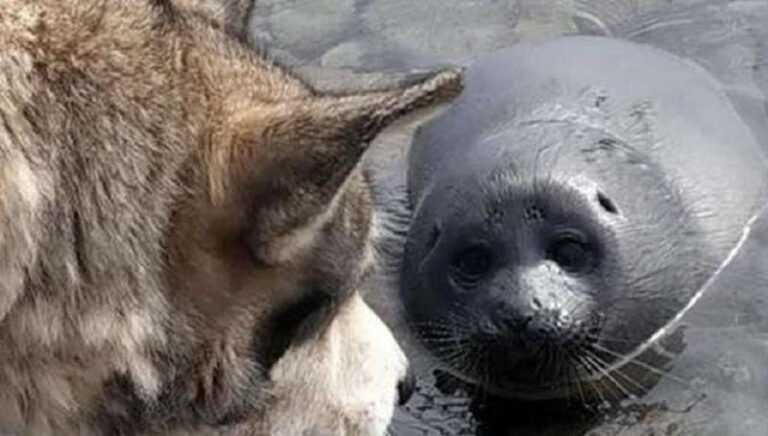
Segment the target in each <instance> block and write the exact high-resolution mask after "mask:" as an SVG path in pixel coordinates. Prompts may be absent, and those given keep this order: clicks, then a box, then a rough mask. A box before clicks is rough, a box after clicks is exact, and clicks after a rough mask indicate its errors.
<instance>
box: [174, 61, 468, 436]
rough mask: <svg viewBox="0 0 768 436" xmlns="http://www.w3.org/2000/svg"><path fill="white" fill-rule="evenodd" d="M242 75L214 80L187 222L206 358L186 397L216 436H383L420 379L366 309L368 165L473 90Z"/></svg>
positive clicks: (251, 71)
mask: <svg viewBox="0 0 768 436" xmlns="http://www.w3.org/2000/svg"><path fill="white" fill-rule="evenodd" d="M246 58H250V56H246ZM236 59H237V60H236V62H235V64H234V65H233V64H232V63H231V62H232V61H231V59H229V58H227V59H225V61H224V62H221V60H218V61H206V64H205V65H204V68H203V69H202V71H203V74H204V75H206V74H210V76H209V77H210V78H209V79H208V80H207V83H211V84H215V85H213V86H211V87H209V88H208V91H207V92H208V93H209V95H212V96H211V97H209V99H210V100H209V101H210V102H211V103H209V104H211V107H212V108H213V110H212V111H211V112H210V113H211V115H210V117H209V118H208V119H207V120H206V125H207V130H206V134H205V138H206V144H205V147H204V150H203V153H202V154H201V155H200V160H199V165H200V167H199V170H195V169H193V170H192V171H191V173H190V175H189V187H190V192H191V193H190V195H188V196H187V197H186V200H185V201H184V202H182V203H181V205H180V206H179V208H178V209H177V212H176V214H175V215H174V221H173V231H172V235H173V236H172V238H171V247H172V250H171V253H172V257H171V263H170V265H171V277H172V282H173V290H174V291H173V292H174V301H176V302H177V303H178V304H179V305H180V306H181V307H184V310H186V311H188V312H189V313H191V314H193V315H192V316H191V317H190V319H193V320H194V322H195V324H194V331H196V332H198V333H197V335H198V336H199V335H200V334H202V335H203V338H202V339H201V340H200V347H201V348H200V349H201V350H206V351H205V352H201V353H196V356H198V357H201V359H200V360H199V361H198V362H197V363H196V366H194V367H193V368H191V370H192V371H193V373H194V374H195V376H194V377H193V378H192V379H191V380H196V382H195V384H193V385H190V384H189V383H182V384H181V385H182V386H183V389H182V390H181V391H178V390H175V391H174V392H175V393H178V392H182V393H183V395H182V396H180V397H179V398H187V400H188V401H189V402H191V403H192V404H195V407H196V408H197V410H198V412H197V413H199V414H200V416H202V417H203V418H204V421H205V422H216V421H217V420H219V421H221V420H222V419H223V420H225V421H226V420H228V419H230V418H232V417H233V416H238V415H240V414H248V413H250V414H251V415H250V416H251V418H250V419H249V420H248V421H247V422H246V424H244V425H245V426H246V428H248V429H251V430H253V429H255V428H256V429H258V431H259V432H264V433H265V434H266V433H269V434H298V433H300V432H301V431H309V430H311V431H314V432H320V433H323V432H325V433H327V434H381V433H383V432H384V430H385V428H386V424H387V422H388V420H389V418H390V416H391V413H392V411H393V406H394V403H395V399H396V396H397V395H396V392H397V390H396V386H397V383H398V381H399V380H400V379H401V378H402V377H403V376H404V375H405V369H406V363H405V358H404V357H403V355H402V353H401V351H400V349H399V347H398V346H397V344H396V343H395V341H394V340H393V338H392V336H391V334H390V333H389V331H388V329H387V328H386V327H385V326H384V325H383V323H382V322H381V321H380V320H379V319H378V318H377V317H376V315H375V314H374V313H373V312H371V311H370V310H369V309H368V307H367V306H366V305H365V303H364V302H363V301H362V299H361V298H360V297H359V295H358V291H359V290H360V288H361V286H363V282H364V279H365V278H366V274H367V271H368V269H369V267H370V266H371V260H372V255H371V247H370V243H369V231H370V226H371V219H372V208H371V201H370V198H369V188H368V185H367V182H366V178H365V175H364V174H363V172H362V170H361V166H360V165H359V161H360V159H361V157H362V155H363V153H364V152H365V150H366V148H367V146H368V144H369V143H370V142H371V141H372V140H373V139H374V138H375V136H376V135H377V134H378V133H379V132H380V131H381V130H382V129H383V128H385V127H386V126H388V125H389V124H391V123H392V122H394V121H395V120H397V119H398V118H399V117H401V116H403V115H406V114H408V113H410V112H412V111H414V110H417V109H419V108H424V107H426V106H430V105H433V104H436V103H439V102H442V101H445V100H447V99H448V98H450V97H452V96H454V95H455V94H456V93H457V92H458V91H459V89H460V80H459V75H458V74H457V73H456V72H455V71H447V72H443V73H438V74H433V75H430V76H429V77H426V78H423V79H420V80H418V81H416V82H415V83H409V84H404V85H402V86H399V87H395V88H391V89H384V90H376V91H368V92H360V93H347V94H326V93H319V92H316V91H314V90H312V89H310V87H308V86H307V85H305V84H303V83H301V82H300V81H298V80H297V79H296V78H294V77H293V76H291V75H289V74H287V73H285V72H284V71H283V70H281V69H279V68H277V67H274V66H272V65H270V64H266V63H265V62H264V61H263V60H262V59H260V58H253V59H250V60H248V62H249V64H246V65H245V66H243V65H244V64H243V62H244V61H243V59H244V58H243V57H242V56H241V55H238V57H237V58H236ZM253 60H255V61H256V62H255V65H254V63H253ZM214 63H219V65H217V66H212V65H213V64H214ZM200 332H202V333H200ZM185 378H186V376H185ZM257 392H260V393H261V394H260V395H255V394H254V393H257ZM253 410H260V412H256V417H254V415H253V413H254V412H252V411H253ZM313 434H314V433H313Z"/></svg>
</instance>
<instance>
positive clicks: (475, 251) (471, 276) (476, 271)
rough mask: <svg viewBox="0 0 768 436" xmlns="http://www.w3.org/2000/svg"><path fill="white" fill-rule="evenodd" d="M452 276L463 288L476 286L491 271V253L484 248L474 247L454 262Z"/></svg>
mask: <svg viewBox="0 0 768 436" xmlns="http://www.w3.org/2000/svg"><path fill="white" fill-rule="evenodd" d="M451 270H452V274H451V275H452V276H453V278H454V280H455V281H456V282H457V283H458V284H459V285H460V286H463V287H472V286H474V285H476V284H477V283H478V282H479V281H480V280H481V279H482V278H483V277H485V275H486V274H488V272H489V271H490V270H491V253H490V251H489V250H488V249H487V248H486V247H483V246H477V245H476V246H472V247H469V248H467V249H465V250H463V251H461V252H459V254H458V255H457V256H456V258H455V259H454V260H453V267H452V268H451Z"/></svg>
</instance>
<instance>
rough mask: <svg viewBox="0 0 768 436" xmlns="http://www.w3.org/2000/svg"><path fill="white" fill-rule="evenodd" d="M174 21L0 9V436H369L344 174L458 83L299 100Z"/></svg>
mask: <svg viewBox="0 0 768 436" xmlns="http://www.w3.org/2000/svg"><path fill="white" fill-rule="evenodd" d="M185 3H186V2H184V1H182V0H180V1H179V3H178V4H174V3H172V2H171V1H169V0H135V1H131V2H125V1H123V0H71V1H66V2H62V1H59V0H4V1H2V3H0V10H2V12H0V90H1V91H2V92H1V93H0V432H9V433H11V434H33V435H75V434H77V435H100V434H110V435H111V434H118V435H130V434H179V433H181V434H189V433H192V434H195V433H203V434H251V435H253V434H256V435H266V434H269V435H293V434H309V433H311V434H356V435H357V434H362V435H378V434H383V433H384V432H385V430H386V425H387V421H388V420H389V417H390V416H391V414H392V409H393V407H394V403H395V401H396V396H397V388H396V385H397V383H398V380H399V379H402V378H403V376H404V373H405V368H406V362H405V359H404V356H403V355H402V353H401V352H400V350H399V347H398V346H397V344H396V343H395V341H394V339H393V338H392V336H391V335H390V333H389V331H388V330H387V329H386V328H385V326H384V325H383V324H382V323H381V321H380V320H379V319H378V318H377V317H376V316H375V315H374V314H373V313H372V312H371V311H370V310H369V309H368V307H367V305H366V304H365V303H363V301H362V300H361V298H360V296H359V294H358V291H359V290H360V289H361V287H362V286H363V280H364V278H365V276H366V275H367V271H368V269H369V264H370V249H369V247H368V245H369V244H368V239H369V228H370V222H371V219H372V218H371V215H372V211H371V207H370V204H371V203H370V199H369V193H368V187H367V183H366V180H365V178H364V176H363V174H362V171H361V170H360V167H359V165H358V161H359V160H360V158H361V155H362V154H363V152H364V151H365V150H366V148H367V146H368V143H369V142H370V141H371V140H372V139H373V138H374V137H375V136H376V135H377V134H378V132H379V131H380V130H381V129H383V128H384V127H385V126H387V125H388V124H390V123H392V122H393V121H394V120H395V119H397V118H398V117H400V116H401V115H404V114H407V113H410V112H412V111H414V110H416V109H418V108H421V107H425V106H428V105H430V104H432V103H436V102H439V101H442V100H445V99H447V98H450V97H451V96H454V95H455V94H456V93H457V92H458V91H459V89H460V80H459V75H458V74H457V73H456V72H453V71H446V72H442V73H438V74H432V75H428V76H427V77H424V78H423V79H422V80H418V81H414V82H412V83H408V84H403V85H402V86H396V87H392V88H390V89H380V90H371V91H366V92H351V93H347V94H343V95H341V94H331V93H321V92H318V91H316V90H314V89H313V88H311V87H310V86H308V85H307V84H305V83H303V81H302V80H300V79H299V78H298V77H296V76H295V75H293V74H291V73H290V72H288V71H286V70H285V69H284V68H281V67H280V66H278V65H276V64H274V63H272V62H271V61H269V60H268V59H266V58H265V57H264V56H262V55H260V54H259V53H257V52H255V51H254V50H253V49H251V48H250V47H248V46H246V45H245V44H243V43H242V42H241V40H239V39H238V38H237V37H235V36H233V35H232V33H230V31H228V30H227V29H226V28H225V27H224V26H222V22H220V21H217V20H219V19H223V18H222V17H225V16H229V15H224V16H217V17H214V19H210V18H207V17H206V16H205V15H204V11H202V12H201V11H200V10H197V9H196V10H195V12H190V11H188V10H186V9H184V8H183V7H179V6H178V5H183V4H185ZM237 4H240V3H237Z"/></svg>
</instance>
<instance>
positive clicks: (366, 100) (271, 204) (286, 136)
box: [208, 70, 462, 261]
mask: <svg viewBox="0 0 768 436" xmlns="http://www.w3.org/2000/svg"><path fill="white" fill-rule="evenodd" d="M461 88H462V83H461V73H460V72H459V71H456V70H449V71H442V72H438V73H435V74H432V75H429V76H428V77H426V78H424V79H422V80H419V81H418V82H416V83H411V84H407V85H403V86H400V87H396V88H393V89H386V90H379V91H370V92H365V93H356V94H348V95H327V94H320V93H314V94H312V95H310V96H307V97H305V98H299V99H290V100H287V101H282V102H277V103H269V104H265V103H263V104H262V105H261V106H255V107H249V108H245V109H243V108H242V107H241V108H239V109H238V110H237V111H235V110H233V111H232V112H231V113H232V116H231V117H230V120H231V121H230V122H228V123H226V126H225V129H224V130H223V131H221V132H220V133H221V134H220V135H218V137H216V135H214V139H213V141H212V144H211V149H210V150H209V155H208V168H209V178H210V190H211V195H212V198H213V201H214V202H215V203H216V202H218V203H221V202H222V201H236V202H241V203H243V204H247V205H248V212H247V214H248V219H250V220H252V223H253V226H254V233H255V236H256V239H257V243H258V244H260V245H262V246H268V245H269V244H270V242H272V241H274V240H276V239H278V238H285V237H289V236H290V235H291V234H293V233H296V232H298V231H299V230H301V229H304V228H306V227H307V226H310V225H313V224H316V223H317V222H318V221H319V220H321V218H322V217H325V216H328V215H329V211H330V210H331V209H332V208H333V207H334V206H333V205H334V203H335V202H334V199H335V198H337V194H339V192H340V191H341V190H342V187H343V185H344V182H345V181H346V180H347V178H348V176H349V174H350V173H351V172H352V170H353V169H354V168H355V166H356V165H357V164H358V162H359V161H360V159H361V157H362V155H363V153H364V152H365V150H366V149H367V147H368V145H369V144H370V142H371V141H372V140H373V139H374V138H375V137H376V135H377V134H379V133H380V132H381V131H382V130H383V129H384V128H385V127H387V126H388V125H390V124H391V123H392V122H393V121H395V120H396V119H398V118H399V117H401V116H403V115H406V114H408V113H411V112H413V111H415V110H417V109H421V108H425V107H428V106H431V105H434V104H437V103H441V102H445V101H447V100H449V99H451V98H453V97H454V96H456V95H457V94H458V93H459V92H460V90H461ZM260 251H261V250H260ZM266 251H269V250H266ZM267 257H274V256H267ZM278 257H279V256H278ZM265 260H266V259H265ZM273 260H274V259H273ZM267 261H270V260H267Z"/></svg>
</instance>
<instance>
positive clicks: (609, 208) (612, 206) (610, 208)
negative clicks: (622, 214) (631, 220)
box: [597, 191, 619, 214]
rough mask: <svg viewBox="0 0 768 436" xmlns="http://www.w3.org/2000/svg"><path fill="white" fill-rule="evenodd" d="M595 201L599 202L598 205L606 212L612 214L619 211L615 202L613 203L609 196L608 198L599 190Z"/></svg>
mask: <svg viewBox="0 0 768 436" xmlns="http://www.w3.org/2000/svg"><path fill="white" fill-rule="evenodd" d="M597 202H598V203H600V206H602V208H603V209H605V211H606V212H608V213H612V214H618V213H619V208H618V207H616V203H614V202H613V201H612V200H611V199H610V198H608V197H607V196H606V195H605V194H603V193H602V192H600V191H597Z"/></svg>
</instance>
